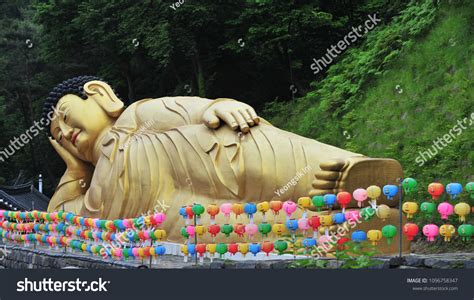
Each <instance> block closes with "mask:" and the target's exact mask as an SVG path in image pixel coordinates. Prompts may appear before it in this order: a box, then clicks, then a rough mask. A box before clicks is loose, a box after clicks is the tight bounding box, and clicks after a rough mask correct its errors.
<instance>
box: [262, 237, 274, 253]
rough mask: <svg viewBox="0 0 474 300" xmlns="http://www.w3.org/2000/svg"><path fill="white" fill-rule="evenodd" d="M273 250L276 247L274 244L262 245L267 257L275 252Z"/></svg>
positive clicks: (265, 243) (264, 243)
mask: <svg viewBox="0 0 474 300" xmlns="http://www.w3.org/2000/svg"><path fill="white" fill-rule="evenodd" d="M273 248H274V246H273V243H272V242H268V241H265V242H263V243H262V251H263V252H265V253H266V254H267V256H268V255H269V254H270V252H272V251H273Z"/></svg>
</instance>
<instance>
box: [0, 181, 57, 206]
mask: <svg viewBox="0 0 474 300" xmlns="http://www.w3.org/2000/svg"><path fill="white" fill-rule="evenodd" d="M48 203H49V198H48V197H46V196H45V195H43V194H42V193H40V192H39V191H38V190H37V189H36V188H35V187H34V185H33V184H32V183H31V182H29V183H25V184H19V185H15V186H4V185H0V209H6V210H21V211H23V210H33V209H35V210H40V211H46V210H47V208H48Z"/></svg>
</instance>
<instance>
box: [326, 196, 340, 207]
mask: <svg viewBox="0 0 474 300" xmlns="http://www.w3.org/2000/svg"><path fill="white" fill-rule="evenodd" d="M323 199H324V204H326V206H327V207H328V208H332V206H333V205H334V204H335V203H336V200H337V196H336V195H334V194H327V195H324V197H323Z"/></svg>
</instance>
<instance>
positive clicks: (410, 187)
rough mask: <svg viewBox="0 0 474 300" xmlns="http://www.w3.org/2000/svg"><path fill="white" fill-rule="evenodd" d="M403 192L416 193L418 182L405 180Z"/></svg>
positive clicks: (410, 179) (411, 179)
mask: <svg viewBox="0 0 474 300" xmlns="http://www.w3.org/2000/svg"><path fill="white" fill-rule="evenodd" d="M402 186H403V190H404V191H405V193H406V194H410V193H413V192H416V188H417V186H418V182H416V180H415V179H413V178H405V179H404V180H403V182H402Z"/></svg>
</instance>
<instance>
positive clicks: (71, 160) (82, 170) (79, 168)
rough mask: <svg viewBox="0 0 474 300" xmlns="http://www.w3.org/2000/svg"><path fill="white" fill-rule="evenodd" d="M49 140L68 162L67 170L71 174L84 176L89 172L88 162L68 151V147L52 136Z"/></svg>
mask: <svg viewBox="0 0 474 300" xmlns="http://www.w3.org/2000/svg"><path fill="white" fill-rule="evenodd" d="M49 142H50V143H51V145H53V148H54V150H56V152H57V153H58V154H59V156H60V157H61V158H62V159H63V161H64V162H65V163H66V167H67V170H66V172H69V173H70V174H75V177H76V176H77V177H83V176H84V174H87V172H88V171H89V167H88V165H87V163H85V162H84V161H82V160H80V159H78V158H76V157H75V156H74V155H72V154H71V153H70V152H69V151H67V150H66V148H64V147H63V146H61V145H60V144H59V143H58V142H57V141H56V140H54V139H52V138H51V137H49Z"/></svg>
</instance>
